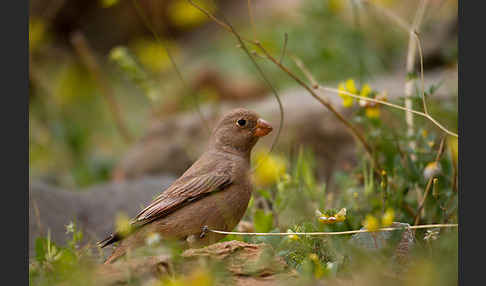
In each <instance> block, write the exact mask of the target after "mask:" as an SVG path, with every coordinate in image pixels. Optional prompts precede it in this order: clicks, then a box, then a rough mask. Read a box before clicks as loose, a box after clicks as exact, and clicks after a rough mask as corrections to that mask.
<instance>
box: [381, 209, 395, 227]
mask: <svg viewBox="0 0 486 286" xmlns="http://www.w3.org/2000/svg"><path fill="white" fill-rule="evenodd" d="M394 218H395V212H394V211H393V210H392V209H387V210H386V212H385V214H384V215H383V217H382V218H381V225H382V226H383V227H389V226H390V225H392V223H393V219H394Z"/></svg>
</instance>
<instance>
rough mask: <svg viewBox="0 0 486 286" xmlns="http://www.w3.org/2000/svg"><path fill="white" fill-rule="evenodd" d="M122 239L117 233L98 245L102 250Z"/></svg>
mask: <svg viewBox="0 0 486 286" xmlns="http://www.w3.org/2000/svg"><path fill="white" fill-rule="evenodd" d="M120 239H121V237H120V236H119V235H118V234H117V233H114V234H111V235H110V236H108V237H107V238H105V239H103V240H102V241H100V242H98V243H96V244H97V245H98V247H100V248H103V247H105V246H107V245H110V244H112V243H114V242H117V241H119V240H120Z"/></svg>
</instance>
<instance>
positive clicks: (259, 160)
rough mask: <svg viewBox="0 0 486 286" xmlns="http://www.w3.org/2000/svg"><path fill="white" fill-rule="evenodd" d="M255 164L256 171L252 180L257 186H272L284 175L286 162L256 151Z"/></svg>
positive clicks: (281, 158) (280, 158)
mask: <svg viewBox="0 0 486 286" xmlns="http://www.w3.org/2000/svg"><path fill="white" fill-rule="evenodd" d="M255 162H256V164H255V166H256V170H255V172H254V174H253V179H254V180H255V184H256V185H258V186H269V185H272V184H274V183H276V182H277V181H278V180H279V179H280V178H281V177H283V176H284V175H285V171H286V162H285V160H284V158H283V157H280V156H277V155H273V154H270V155H269V154H268V153H267V152H264V151H257V152H256V153H255Z"/></svg>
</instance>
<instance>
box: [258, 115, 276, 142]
mask: <svg viewBox="0 0 486 286" xmlns="http://www.w3.org/2000/svg"><path fill="white" fill-rule="evenodd" d="M272 130H273V127H272V125H270V123H268V122H266V121H265V120H263V119H261V118H260V119H258V120H257V125H256V129H255V136H256V137H263V136H265V135H267V134H268V133H270V132H272Z"/></svg>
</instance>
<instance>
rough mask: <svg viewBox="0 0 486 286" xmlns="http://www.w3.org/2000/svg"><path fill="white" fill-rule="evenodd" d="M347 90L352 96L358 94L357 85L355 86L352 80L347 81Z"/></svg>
mask: <svg viewBox="0 0 486 286" xmlns="http://www.w3.org/2000/svg"><path fill="white" fill-rule="evenodd" d="M346 89H347V90H348V91H349V92H350V93H352V94H357V93H358V90H357V89H356V85H355V84H354V80H353V79H351V78H350V79H348V80H347V81H346Z"/></svg>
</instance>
